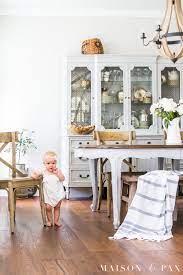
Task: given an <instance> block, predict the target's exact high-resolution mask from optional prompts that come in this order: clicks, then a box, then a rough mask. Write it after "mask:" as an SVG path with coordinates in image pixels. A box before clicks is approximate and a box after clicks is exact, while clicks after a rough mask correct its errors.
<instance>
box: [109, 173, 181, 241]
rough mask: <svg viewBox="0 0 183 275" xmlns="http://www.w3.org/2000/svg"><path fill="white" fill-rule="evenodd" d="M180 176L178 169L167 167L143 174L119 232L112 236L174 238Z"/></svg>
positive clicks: (118, 237)
mask: <svg viewBox="0 0 183 275" xmlns="http://www.w3.org/2000/svg"><path fill="white" fill-rule="evenodd" d="M178 180H179V177H178V175H177V174H176V173H175V172H173V171H164V170H157V171H152V172H149V173H146V174H145V175H143V176H140V177H139V179H138V185H137V191H136V194H135V196H134V198H133V201H132V203H131V205H130V207H129V210H128V213H127V215H126V217H125V219H124V221H123V223H122V224H121V226H120V227H119V229H118V230H117V232H116V233H115V235H114V236H113V237H109V238H110V239H121V238H127V239H139V240H150V241H164V240H167V239H170V238H172V237H173V236H172V232H171V229H172V224H173V221H172V213H173V210H174V206H175V198H176V191H177V186H178Z"/></svg>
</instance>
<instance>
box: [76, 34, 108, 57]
mask: <svg viewBox="0 0 183 275" xmlns="http://www.w3.org/2000/svg"><path fill="white" fill-rule="evenodd" d="M81 52H82V53H83V54H103V53H104V49H103V46H102V42H101V41H100V39H99V38H92V39H87V40H84V41H83V43H82V47H81Z"/></svg>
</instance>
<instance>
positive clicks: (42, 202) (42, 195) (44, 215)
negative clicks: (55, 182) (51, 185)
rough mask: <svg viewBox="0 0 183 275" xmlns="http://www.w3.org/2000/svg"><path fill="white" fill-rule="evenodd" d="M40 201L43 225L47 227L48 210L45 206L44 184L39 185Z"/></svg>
mask: <svg viewBox="0 0 183 275" xmlns="http://www.w3.org/2000/svg"><path fill="white" fill-rule="evenodd" d="M39 201H40V206H41V215H42V220H43V225H44V226H46V210H45V204H44V193H43V183H42V182H41V183H40V185H39Z"/></svg>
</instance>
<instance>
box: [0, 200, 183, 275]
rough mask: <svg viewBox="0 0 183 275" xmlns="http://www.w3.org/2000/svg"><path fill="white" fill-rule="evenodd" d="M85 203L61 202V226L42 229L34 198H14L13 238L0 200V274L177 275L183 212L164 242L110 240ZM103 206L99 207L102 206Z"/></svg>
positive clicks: (109, 231) (182, 259)
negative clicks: (15, 207)
mask: <svg viewBox="0 0 183 275" xmlns="http://www.w3.org/2000/svg"><path fill="white" fill-rule="evenodd" d="M90 203H91V202H90V201H64V202H63V205H62V207H61V221H62V227H61V228H57V229H56V228H44V227H43V226H42V220H41V213H40V208H39V202H38V200H37V198H34V199H25V200H19V201H18V202H17V211H16V229H15V234H14V235H11V234H10V231H9V215H8V210H7V199H6V198H5V197H3V198H2V197H1V198H0V275H14V274H15V275H39V274H40V275H46V274H49V275H55V274H59V275H60V274H66V275H67V274H68V275H76V274H79V275H80V274H81V275H90V274H97V275H98V274H125V275H126V274H130V275H132V274H133V275H134V274H135V275H136V274H139V275H141V274H143V275H148V274H154V275H160V274H161V275H164V274H166V275H169V274H173V275H174V274H183V212H182V213H181V212H180V214H182V215H181V216H180V217H179V218H182V220H181V219H179V222H178V223H177V224H176V225H175V226H174V228H173V233H174V238H173V239H171V240H168V241H165V242H160V243H157V242H146V241H137V240H131V241H127V240H124V239H123V240H119V241H112V240H109V239H108V236H111V235H113V233H114V231H113V226H112V221H111V219H108V218H107V215H106V212H105V211H101V212H100V213H97V212H91V210H90V208H89V205H90ZM102 208H103V207H102Z"/></svg>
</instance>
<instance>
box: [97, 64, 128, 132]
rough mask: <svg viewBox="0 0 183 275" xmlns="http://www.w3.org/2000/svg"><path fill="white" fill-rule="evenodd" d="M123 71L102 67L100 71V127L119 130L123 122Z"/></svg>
mask: <svg viewBox="0 0 183 275" xmlns="http://www.w3.org/2000/svg"><path fill="white" fill-rule="evenodd" d="M123 101H124V93H123V71H122V70H121V69H120V67H104V69H103V70H102V71H101V125H102V126H104V128H105V129H120V128H122V127H123V125H124V121H123V117H124V116H123Z"/></svg>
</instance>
